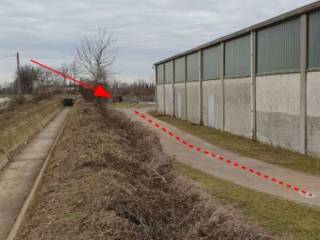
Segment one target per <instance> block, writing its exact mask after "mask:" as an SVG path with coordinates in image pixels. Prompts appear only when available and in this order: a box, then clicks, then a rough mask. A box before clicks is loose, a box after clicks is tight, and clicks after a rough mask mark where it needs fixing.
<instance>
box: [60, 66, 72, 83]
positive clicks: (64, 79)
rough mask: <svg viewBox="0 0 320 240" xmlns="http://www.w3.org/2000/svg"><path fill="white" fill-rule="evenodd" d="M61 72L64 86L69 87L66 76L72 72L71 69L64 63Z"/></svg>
mask: <svg viewBox="0 0 320 240" xmlns="http://www.w3.org/2000/svg"><path fill="white" fill-rule="evenodd" d="M60 69H61V72H62V73H63V81H64V82H63V85H67V79H66V76H67V75H68V74H69V72H70V69H69V66H68V65H67V64H66V63H63V64H62V65H61V68H60ZM69 85H70V84H69Z"/></svg>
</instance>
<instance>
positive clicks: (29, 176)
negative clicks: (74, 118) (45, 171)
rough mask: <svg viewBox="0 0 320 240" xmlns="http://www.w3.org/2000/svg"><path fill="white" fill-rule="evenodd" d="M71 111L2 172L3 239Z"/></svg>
mask: <svg viewBox="0 0 320 240" xmlns="http://www.w3.org/2000/svg"><path fill="white" fill-rule="evenodd" d="M68 111H69V109H68V108H64V109H63V110H62V111H61V112H60V113H59V114H58V115H57V116H56V118H55V119H54V120H52V121H51V122H50V123H49V124H48V125H47V126H46V127H45V128H44V129H42V130H41V131H40V132H39V133H38V134H37V135H36V136H35V137H34V138H33V139H32V140H31V142H30V143H29V144H28V145H27V146H26V147H24V148H23V150H22V151H21V152H20V153H19V154H18V155H17V156H16V157H15V158H14V159H13V160H12V161H10V162H9V163H8V164H7V165H6V166H5V168H4V169H2V170H1V171H0V240H5V239H6V238H7V236H8V234H9V232H10V230H11V228H12V226H13V224H14V222H15V220H16V218H17V216H18V214H19V212H20V210H21V208H22V206H23V204H24V201H25V199H26V198H27V196H28V194H29V192H30V191H31V188H32V186H33V184H34V181H35V180H36V178H37V175H38V174H39V172H40V170H41V167H42V164H43V163H44V160H45V159H46V157H47V155H48V153H49V151H50V149H51V146H52V145H53V143H54V141H55V139H56V137H57V135H58V133H59V130H60V128H61V126H62V124H63V122H64V120H65V118H66V116H67V113H68Z"/></svg>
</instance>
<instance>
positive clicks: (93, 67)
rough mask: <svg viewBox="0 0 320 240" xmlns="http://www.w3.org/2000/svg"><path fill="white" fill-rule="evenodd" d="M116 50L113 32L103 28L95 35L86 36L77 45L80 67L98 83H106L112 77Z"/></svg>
mask: <svg viewBox="0 0 320 240" xmlns="http://www.w3.org/2000/svg"><path fill="white" fill-rule="evenodd" d="M116 52H117V49H116V48H115V40H114V37H113V34H112V33H110V32H107V31H106V30H102V29H100V30H99V31H98V33H97V34H96V35H95V36H91V37H88V36H87V37H85V38H84V39H82V40H81V41H80V42H79V44H78V45H77V46H76V56H77V60H78V62H79V64H80V65H81V66H80V67H81V68H82V69H83V70H84V72H85V73H86V74H87V75H88V77H89V78H91V79H92V80H93V81H95V82H96V83H106V82H107V80H108V79H109V78H110V75H111V74H112V70H111V67H112V65H113V63H114V60H115V57H116Z"/></svg>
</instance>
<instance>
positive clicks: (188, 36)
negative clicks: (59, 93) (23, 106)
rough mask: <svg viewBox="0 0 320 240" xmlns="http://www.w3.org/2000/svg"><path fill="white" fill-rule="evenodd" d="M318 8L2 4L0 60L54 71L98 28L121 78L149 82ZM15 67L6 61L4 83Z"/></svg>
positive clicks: (233, 1) (283, 0)
mask: <svg viewBox="0 0 320 240" xmlns="http://www.w3.org/2000/svg"><path fill="white" fill-rule="evenodd" d="M311 2H314V1H313V0H140V1H139V0H28V1H27V0H0V23H1V24H0V29H1V30H0V57H2V56H7V55H12V54H14V53H15V52H16V51H19V52H20V55H21V62H22V64H25V63H28V61H29V59H30V58H34V59H37V60H40V61H43V62H45V63H47V64H50V65H53V66H60V65H61V64H62V63H64V62H70V61H71V60H72V59H73V57H74V44H75V43H76V42H77V41H78V40H79V39H81V38H82V37H83V36H85V35H87V34H93V33H95V32H97V30H98V29H99V28H106V29H107V30H109V31H112V32H113V33H114V35H115V37H116V39H117V45H118V49H119V51H118V57H117V60H116V63H115V66H114V70H115V71H116V72H117V78H118V79H120V80H124V81H133V80H136V79H138V78H144V79H149V78H151V77H152V75H153V70H152V64H153V63H154V62H156V61H158V60H161V59H163V58H165V57H168V56H171V55H173V54H176V53H179V52H181V51H184V50H187V49H189V48H192V47H195V46H197V45H199V44H202V43H205V42H208V41H211V40H213V39H215V38H218V37H221V36H223V35H226V34H228V33H232V32H234V31H236V30H240V29H242V28H244V27H247V26H249V25H253V24H255V23H258V22H261V21H263V20H266V19H268V18H270V17H274V16H276V15H278V14H281V13H284V12H286V11H290V10H293V9H294V8H297V7H300V6H302V5H305V4H308V3H311ZM14 70H15V59H14V58H8V59H3V58H2V59H1V58H0V83H1V82H4V81H12V79H13V74H14Z"/></svg>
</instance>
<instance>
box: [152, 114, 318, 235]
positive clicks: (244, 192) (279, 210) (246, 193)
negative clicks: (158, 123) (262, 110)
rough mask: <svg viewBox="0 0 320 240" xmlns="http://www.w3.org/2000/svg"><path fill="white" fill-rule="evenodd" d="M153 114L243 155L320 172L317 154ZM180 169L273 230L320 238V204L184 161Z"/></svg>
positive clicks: (298, 168) (212, 192) (295, 168)
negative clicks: (262, 188)
mask: <svg viewBox="0 0 320 240" xmlns="http://www.w3.org/2000/svg"><path fill="white" fill-rule="evenodd" d="M151 115H153V116H154V117H156V118H158V119H160V120H162V121H165V122H167V123H170V124H171V125H173V126H175V127H178V128H180V129H181V130H183V131H186V132H188V133H190V134H193V135H195V136H197V137H199V138H202V139H204V140H206V141H207V142H210V143H212V144H215V145H218V146H220V147H223V148H225V149H228V150H230V151H233V152H237V153H239V154H241V155H244V156H248V157H253V158H256V159H259V160H262V161H265V162H268V163H273V164H277V165H280V166H284V167H288V168H291V169H294V170H298V171H302V172H306V173H311V174H315V175H318V174H320V161H319V159H317V158H314V157H307V156H304V155H301V154H297V153H294V152H291V151H288V150H284V149H281V148H277V147H272V146H269V145H265V144H261V143H258V142H253V141H251V140H249V139H246V138H243V137H239V136H236V135H233V134H229V133H222V132H220V131H218V130H215V129H211V128H208V127H205V126H199V125H196V124H192V123H190V122H187V121H183V120H179V119H176V118H172V117H168V116H163V115H158V114H156V113H154V112H151ZM176 170H177V172H178V173H180V174H182V175H184V176H186V177H187V178H189V179H191V180H192V181H194V182H197V183H199V184H200V185H201V186H202V187H203V188H205V189H206V190H207V192H208V193H209V194H210V195H211V196H212V197H213V198H215V199H218V200H219V201H220V202H222V203H224V204H226V205H230V204H231V205H232V206H234V207H235V208H236V209H239V210H240V211H241V212H242V213H243V214H244V215H245V216H246V217H247V218H248V219H249V220H250V221H252V222H255V223H257V224H258V225H260V226H262V227H263V228H265V229H266V230H267V231H269V232H270V233H272V234H276V235H286V236H287V237H288V239H310V240H316V239H319V236H320V225H319V219H320V208H315V207H308V206H305V205H300V204H297V203H294V202H290V201H287V200H284V199H282V198H278V197H274V196H271V195H269V194H266V193H262V192H257V191H254V190H251V189H248V188H245V187H241V186H238V185H236V184H234V183H231V182H229V181H225V180H221V179H219V178H216V177H213V176H211V175H208V174H206V173H203V172H202V171H199V170H196V169H194V168H192V167H189V166H187V165H184V164H182V163H176Z"/></svg>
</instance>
